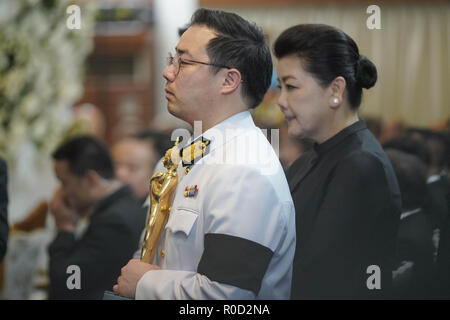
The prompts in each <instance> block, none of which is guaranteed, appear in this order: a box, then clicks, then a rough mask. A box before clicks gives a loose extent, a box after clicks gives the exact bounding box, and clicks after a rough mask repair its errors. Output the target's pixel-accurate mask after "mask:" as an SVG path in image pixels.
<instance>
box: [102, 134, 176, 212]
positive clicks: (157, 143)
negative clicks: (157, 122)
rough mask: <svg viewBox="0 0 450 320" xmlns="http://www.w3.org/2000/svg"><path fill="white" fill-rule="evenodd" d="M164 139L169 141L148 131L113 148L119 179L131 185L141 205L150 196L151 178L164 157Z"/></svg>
mask: <svg viewBox="0 0 450 320" xmlns="http://www.w3.org/2000/svg"><path fill="white" fill-rule="evenodd" d="M164 139H166V140H169V139H168V137H167V138H166V137H165V135H162V134H158V133H156V132H151V131H146V132H141V133H139V134H137V135H135V136H132V137H128V138H124V139H122V140H120V141H118V142H117V143H116V144H115V145H114V146H113V147H112V151H111V154H112V157H113V161H114V167H115V171H116V176H117V179H118V180H119V181H121V182H122V183H124V184H127V185H129V186H130V187H131V189H132V190H133V192H134V194H135V196H136V197H137V198H138V200H139V201H140V202H141V203H144V201H145V199H146V198H147V196H148V194H149V183H150V178H151V177H152V175H153V170H154V168H155V166H156V164H157V162H158V161H159V160H160V158H161V157H162V156H163V153H162V152H163V151H161V149H163V148H164V146H161V144H164V143H163V141H161V140H164Z"/></svg>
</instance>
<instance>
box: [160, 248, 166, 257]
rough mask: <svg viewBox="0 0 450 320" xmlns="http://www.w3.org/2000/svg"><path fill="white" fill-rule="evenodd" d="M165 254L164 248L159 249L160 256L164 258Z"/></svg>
mask: <svg viewBox="0 0 450 320" xmlns="http://www.w3.org/2000/svg"><path fill="white" fill-rule="evenodd" d="M165 256H166V251H165V250H161V258H164V257H165Z"/></svg>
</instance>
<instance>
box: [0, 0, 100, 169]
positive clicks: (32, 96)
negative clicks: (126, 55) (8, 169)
mask: <svg viewBox="0 0 450 320" xmlns="http://www.w3.org/2000/svg"><path fill="white" fill-rule="evenodd" d="M71 4H74V1H70V0H2V1H0V156H2V157H4V158H6V159H7V160H9V162H10V163H11V164H14V162H15V160H16V159H17V157H18V156H19V154H18V153H19V150H20V149H21V146H22V145H23V144H24V143H27V142H31V143H32V144H33V145H34V146H35V147H36V149H37V150H38V151H39V153H40V154H42V155H43V156H48V155H49V154H50V153H51V151H52V150H53V149H54V148H55V147H56V145H57V144H58V143H59V142H60V139H61V136H62V134H63V131H64V130H65V129H66V128H67V126H68V125H70V124H69V123H64V121H62V120H61V119H62V115H63V114H64V112H66V113H67V110H68V108H69V107H70V106H71V105H72V104H73V103H75V101H76V100H77V99H78V98H79V97H80V95H81V94H82V85H83V84H82V77H83V71H84V68H83V62H84V60H85V58H86V56H87V54H88V53H89V52H90V50H91V48H92V37H93V33H94V13H95V12H94V11H95V7H94V4H93V2H92V1H82V2H81V1H80V3H79V4H78V3H76V2H75V4H77V5H79V7H80V9H81V15H80V16H81V29H74V30H70V29H69V28H68V27H67V25H66V21H67V19H68V17H69V15H68V13H67V12H66V8H67V7H68V6H69V5H71Z"/></svg>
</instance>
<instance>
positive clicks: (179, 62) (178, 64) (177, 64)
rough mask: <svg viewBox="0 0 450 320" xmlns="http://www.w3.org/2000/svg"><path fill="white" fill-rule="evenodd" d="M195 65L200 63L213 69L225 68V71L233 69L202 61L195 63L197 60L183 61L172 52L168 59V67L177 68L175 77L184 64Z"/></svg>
mask: <svg viewBox="0 0 450 320" xmlns="http://www.w3.org/2000/svg"><path fill="white" fill-rule="evenodd" d="M194 63H198V64H203V65H205V66H213V67H217V68H225V69H231V67H228V66H225V65H220V64H214V63H207V62H202V61H195V60H189V59H181V57H180V56H179V55H175V57H174V56H173V55H172V53H171V52H169V55H168V57H167V66H168V67H169V66H171V65H173V66H174V67H175V76H178V73H180V69H181V68H180V67H181V65H182V64H187V65H189V64H194Z"/></svg>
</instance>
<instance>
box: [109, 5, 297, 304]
mask: <svg viewBox="0 0 450 320" xmlns="http://www.w3.org/2000/svg"><path fill="white" fill-rule="evenodd" d="M271 74H272V62H271V57H270V51H269V48H268V46H267V44H266V43H265V41H264V34H263V33H262V31H261V29H259V28H258V27H257V26H255V25H254V24H251V23H249V22H247V21H245V20H244V19H242V18H241V17H239V16H237V15H235V14H231V13H226V12H222V11H211V10H206V9H199V10H197V11H196V13H195V14H194V15H193V17H192V21H191V24H190V27H189V28H188V29H187V31H186V32H185V33H184V34H183V35H182V37H181V38H180V41H179V43H178V45H177V47H176V54H175V56H172V55H171V56H169V65H168V67H167V68H166V69H165V70H164V73H163V76H164V78H165V79H166V80H167V85H166V98H167V100H168V109H169V112H170V113H172V114H173V115H175V116H177V117H178V118H180V119H183V120H185V121H187V122H189V123H191V124H192V125H194V121H201V126H202V135H201V136H199V137H195V139H193V141H192V143H196V142H198V141H203V142H205V143H206V144H207V149H206V150H205V152H204V153H203V155H202V156H201V157H198V158H196V159H194V162H193V163H185V162H180V164H179V166H178V186H177V189H176V191H175V198H174V201H173V205H172V211H171V213H170V216H169V220H168V222H167V224H166V226H165V230H164V232H163V234H162V237H161V241H160V244H159V248H158V251H157V255H156V257H155V259H154V261H153V264H148V263H144V262H142V261H140V260H137V259H133V260H131V261H130V262H129V263H128V264H127V265H126V266H125V267H124V268H122V274H121V276H120V277H119V278H118V283H117V285H115V286H114V291H115V292H116V293H118V294H120V295H121V296H124V297H129V298H136V299H255V298H256V299H288V298H289V296H290V288H291V276H292V261H293V257H294V251H295V219H294V214H295V213H294V206H293V202H292V198H291V195H290V192H289V188H288V185H287V182H286V179H285V176H284V173H283V170H282V168H281V165H280V162H279V160H278V158H277V156H276V154H275V152H274V151H273V149H272V148H271V146H270V144H269V142H268V141H267V139H266V138H265V136H264V135H263V134H262V133H261V131H260V130H259V129H258V128H257V127H256V126H255V124H254V123H253V120H252V117H251V115H250V113H249V111H248V109H249V108H254V107H256V106H257V105H258V104H259V103H260V102H261V100H262V99H263V97H264V94H265V92H266V91H267V89H268V87H269V85H270V79H271ZM188 147H189V145H188Z"/></svg>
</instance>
